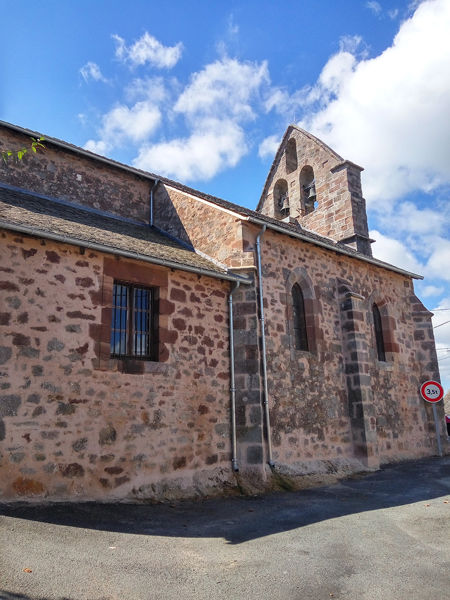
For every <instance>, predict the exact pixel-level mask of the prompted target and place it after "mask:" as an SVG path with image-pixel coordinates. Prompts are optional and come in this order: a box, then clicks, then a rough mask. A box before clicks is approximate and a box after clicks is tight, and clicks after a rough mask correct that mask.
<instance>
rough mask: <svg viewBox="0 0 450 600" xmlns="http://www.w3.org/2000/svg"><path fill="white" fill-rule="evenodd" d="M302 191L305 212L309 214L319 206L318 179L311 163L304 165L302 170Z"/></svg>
mask: <svg viewBox="0 0 450 600" xmlns="http://www.w3.org/2000/svg"><path fill="white" fill-rule="evenodd" d="M300 192H301V202H302V210H303V214H304V215H309V214H310V213H312V212H314V211H315V210H316V208H317V207H318V203H317V194H316V180H315V177H314V171H313V168H312V167H311V166H309V165H306V166H304V167H303V169H302V170H301V171H300Z"/></svg>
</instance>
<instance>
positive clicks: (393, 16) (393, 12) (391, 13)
mask: <svg viewBox="0 0 450 600" xmlns="http://www.w3.org/2000/svg"><path fill="white" fill-rule="evenodd" d="M399 12H400V11H399V9H398V8H393V9H392V10H388V11H387V14H388V17H389V18H390V19H392V20H394V19H396V18H397V17H398V13H399Z"/></svg>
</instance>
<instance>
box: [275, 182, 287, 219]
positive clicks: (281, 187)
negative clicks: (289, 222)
mask: <svg viewBox="0 0 450 600" xmlns="http://www.w3.org/2000/svg"><path fill="white" fill-rule="evenodd" d="M273 201H274V208H275V211H274V212H275V216H278V217H279V216H281V217H287V216H288V215H289V194H288V184H287V181H286V180H285V179H279V180H278V181H277V182H276V184H275V187H274V189H273Z"/></svg>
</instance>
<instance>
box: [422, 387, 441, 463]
mask: <svg viewBox="0 0 450 600" xmlns="http://www.w3.org/2000/svg"><path fill="white" fill-rule="evenodd" d="M420 395H421V396H422V398H423V399H424V400H425V401H426V402H430V403H431V404H433V417H434V426H435V427H436V441H437V447H438V454H439V456H442V446H441V428H440V427H439V419H438V414H437V410H436V403H437V402H440V401H441V400H442V398H443V396H444V389H443V387H442V385H441V384H440V383H439V382H438V381H433V380H430V381H425V383H422V385H421V386H420Z"/></svg>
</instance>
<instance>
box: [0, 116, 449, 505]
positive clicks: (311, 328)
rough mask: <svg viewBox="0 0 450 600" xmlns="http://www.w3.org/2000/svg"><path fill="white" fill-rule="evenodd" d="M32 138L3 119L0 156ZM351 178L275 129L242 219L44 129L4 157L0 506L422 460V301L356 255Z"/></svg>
mask: <svg viewBox="0 0 450 600" xmlns="http://www.w3.org/2000/svg"><path fill="white" fill-rule="evenodd" d="M38 135H40V134H36V133H35V132H32V131H29V130H26V129H23V128H21V127H18V126H15V125H12V124H9V123H5V122H0V149H3V150H4V149H15V148H21V147H24V146H26V145H27V144H29V143H30V136H38ZM44 135H45V134H44ZM361 171H362V168H361V167H359V166H357V165H356V164H354V163H352V162H350V161H348V160H344V159H343V158H342V157H341V156H339V155H338V154H336V152H334V151H333V150H332V149H330V148H329V147H327V146H326V145H325V144H324V143H323V142H321V141H320V140H318V139H317V138H315V137H314V136H312V135H311V134H309V133H307V132H306V131H303V130H302V129H299V128H298V127H296V126H293V125H291V126H290V127H288V129H287V131H286V133H285V135H284V137H283V140H282V142H281V144H280V147H279V149H278V152H277V154H276V156H275V159H274V161H273V164H272V166H271V168H270V171H269V174H268V176H267V180H266V182H265V184H264V187H263V192H262V195H261V198H260V200H259V203H258V205H257V206H256V210H250V209H248V208H243V207H242V206H237V205H235V204H232V203H230V202H227V201H225V200H222V199H220V198H215V197H213V196H210V195H208V194H204V193H202V192H199V191H198V190H195V189H192V188H189V187H187V186H185V185H183V184H181V183H178V182H175V181H171V180H169V179H167V178H164V177H160V176H158V175H155V174H152V173H148V172H145V171H141V170H138V169H136V168H133V167H130V166H127V165H124V164H120V163H118V162H115V161H113V160H110V159H108V158H104V157H102V156H98V155H96V154H93V153H91V152H88V151H86V150H84V149H82V148H78V147H76V146H73V145H71V144H69V143H66V142H64V141H61V140H58V139H53V138H50V137H47V136H45V150H44V151H42V152H39V153H38V154H37V155H33V154H32V153H28V154H27V155H26V156H25V157H24V158H23V160H22V161H20V162H15V161H13V160H8V161H6V162H4V163H2V164H1V166H0V235H1V262H0V376H1V379H0V385H1V393H0V499H2V500H17V499H21V500H31V499H32V500H35V501H36V500H39V501H42V500H50V501H57V500H72V501H76V500H105V501H106V500H109V501H111V500H125V501H137V500H163V499H168V498H181V497H195V496H199V495H209V494H225V493H235V492H236V491H241V492H242V491H243V492H252V493H253V492H255V491H257V492H258V491H264V490H270V489H277V488H278V489H280V488H281V489H286V488H289V487H297V486H302V485H310V484H311V483H314V482H316V483H317V482H322V481H328V480H329V478H332V477H334V478H336V477H341V476H346V475H348V474H351V473H354V472H357V471H363V470H368V469H376V468H378V467H379V466H380V465H383V464H386V463H390V462H394V461H399V460H407V459H413V458H418V457H424V456H431V455H434V454H436V442H437V440H436V435H435V432H434V422H433V418H432V411H431V408H430V406H429V405H426V403H425V402H424V401H423V400H422V399H421V398H420V395H419V387H420V384H421V383H422V382H423V381H426V380H428V379H438V378H439V372H438V367H437V359H436V351H435V344H434V337H433V330H432V325H431V313H430V312H429V311H428V310H427V309H426V308H425V307H424V306H423V304H422V303H421V302H420V300H419V299H418V298H417V297H416V295H415V293H414V285H413V284H414V279H419V278H420V276H419V275H415V274H414V273H409V272H407V271H405V270H403V269H400V268H398V267H395V266H393V265H390V264H387V263H384V262H382V261H380V260H377V259H375V258H373V256H372V252H371V244H372V242H373V240H371V239H370V238H369V236H368V227H367V217H366V208H365V201H364V198H363V196H362V190H361V179H360V175H361ZM255 191H256V190H255ZM249 203H250V199H249ZM255 204H256V202H255ZM439 410H442V408H439ZM440 416H441V418H442V421H443V415H440Z"/></svg>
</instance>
